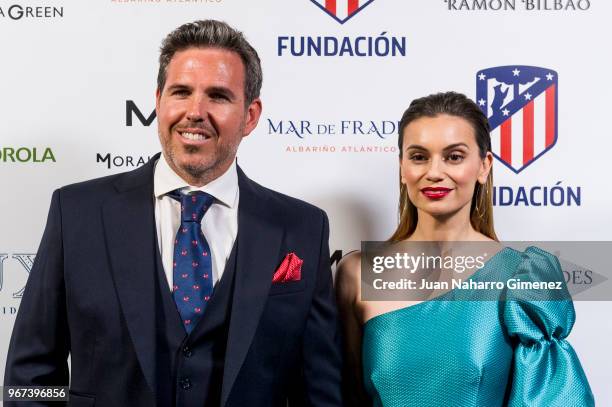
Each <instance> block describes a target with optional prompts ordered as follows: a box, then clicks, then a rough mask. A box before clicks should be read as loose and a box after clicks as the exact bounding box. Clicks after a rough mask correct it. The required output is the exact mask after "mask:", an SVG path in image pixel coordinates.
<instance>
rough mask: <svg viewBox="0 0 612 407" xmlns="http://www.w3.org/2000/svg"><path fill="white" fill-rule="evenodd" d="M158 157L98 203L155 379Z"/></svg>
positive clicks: (131, 327) (139, 347)
mask: <svg viewBox="0 0 612 407" xmlns="http://www.w3.org/2000/svg"><path fill="white" fill-rule="evenodd" d="M158 157H159V155H156V156H155V157H153V158H152V159H151V160H150V161H149V162H148V163H147V164H146V165H144V166H143V167H141V168H139V169H138V170H135V171H132V172H130V173H127V174H125V175H123V176H122V177H120V178H119V179H118V181H117V183H116V185H115V187H116V189H117V191H118V194H117V195H115V196H114V197H113V198H111V199H109V200H108V201H107V202H106V203H105V204H104V205H103V207H102V216H103V221H104V231H105V237H106V244H107V248H108V256H109V259H110V262H111V270H112V276H113V280H114V283H115V289H116V291H117V295H118V297H119V301H120V304H121V309H122V311H123V316H124V317H125V321H126V324H127V327H128V331H129V334H130V338H131V339H132V342H133V344H134V348H135V350H136V355H137V357H138V361H139V363H140V366H141V368H142V372H143V374H144V376H145V379H146V381H147V383H148V384H149V386H150V387H151V390H152V391H153V394H155V393H156V382H155V278H156V274H155V253H156V245H157V242H156V241H155V212H154V206H153V169H154V163H155V161H156V159H157V158H158Z"/></svg>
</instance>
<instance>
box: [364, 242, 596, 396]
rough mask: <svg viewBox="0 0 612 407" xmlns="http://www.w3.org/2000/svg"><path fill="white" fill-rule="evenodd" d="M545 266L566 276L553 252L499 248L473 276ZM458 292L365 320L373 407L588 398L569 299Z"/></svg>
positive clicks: (518, 273)
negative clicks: (489, 297) (465, 296)
mask: <svg viewBox="0 0 612 407" xmlns="http://www.w3.org/2000/svg"><path fill="white" fill-rule="evenodd" d="M551 274H556V275H558V276H559V279H560V280H561V281H562V280H563V275H562V272H561V269H560V265H559V262H558V260H557V258H556V257H555V256H553V255H551V254H550V253H547V252H545V251H543V250H541V249H538V248H534V247H530V248H528V249H527V250H526V251H525V252H519V251H516V250H513V249H510V248H504V249H502V250H501V251H500V252H498V253H497V254H496V255H495V256H493V257H492V258H491V259H490V260H489V261H488V262H487V263H486V264H485V266H484V267H483V268H481V269H480V270H478V271H477V272H476V273H474V274H473V275H472V277H471V279H473V280H475V281H479V280H481V281H501V280H500V279H504V280H503V281H505V279H507V278H519V279H520V280H522V281H550V275H551ZM456 291H457V290H453V291H449V292H447V293H446V294H444V295H443V296H442V297H440V299H436V300H431V301H426V302H422V303H419V304H416V305H414V306H411V307H407V308H402V309H399V310H395V311H391V312H387V313H385V314H382V315H379V316H376V317H374V318H372V319H370V320H369V321H367V322H366V324H365V326H364V333H363V334H364V336H363V348H362V351H363V352H362V357H363V370H364V372H363V373H364V384H365V387H366V391H367V392H368V393H369V395H370V396H371V397H372V400H373V405H374V406H377V407H379V406H384V407H411V406H415V407H417V406H418V407H423V406H444V407H451V406H458V407H459V406H460V407H468V406H484V407H494V406H536V407H538V406H543V407H544V406H545V407H554V406H563V407H570V406H571V407H574V406H593V405H594V399H593V394H592V392H591V389H590V387H589V384H588V381H587V378H586V376H585V374H584V371H583V370H582V367H581V365H580V362H579V360H578V357H577V355H576V353H575V352H574V350H573V349H572V347H571V346H570V344H569V343H568V342H567V341H566V337H567V335H568V334H569V332H570V330H571V329H572V326H573V324H574V321H575V312H574V307H573V304H572V301H571V299H564V300H554V301H540V300H534V298H537V297H533V296H530V295H529V293H528V292H527V293H526V292H525V291H518V290H512V291H514V292H515V293H513V294H511V293H510V292H509V291H505V292H504V293H503V295H505V297H504V298H505V299H506V300H505V301H463V300H457V299H456V298H453V296H455V295H456ZM459 291H463V290H459Z"/></svg>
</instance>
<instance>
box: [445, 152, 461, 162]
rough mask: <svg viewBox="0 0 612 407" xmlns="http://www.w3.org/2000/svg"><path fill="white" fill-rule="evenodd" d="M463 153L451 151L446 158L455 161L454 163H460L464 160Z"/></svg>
mask: <svg viewBox="0 0 612 407" xmlns="http://www.w3.org/2000/svg"><path fill="white" fill-rule="evenodd" d="M463 158H464V157H463V154H459V153H451V154H449V155H448V157H447V158H446V159H447V160H448V161H450V162H454V163H459V162H461V161H463Z"/></svg>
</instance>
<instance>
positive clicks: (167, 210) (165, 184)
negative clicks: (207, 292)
mask: <svg viewBox="0 0 612 407" xmlns="http://www.w3.org/2000/svg"><path fill="white" fill-rule="evenodd" d="M175 189H180V190H181V192H182V193H188V192H191V191H204V192H206V193H208V194H210V195H212V196H213V197H214V198H215V200H214V202H213V204H212V205H211V207H210V208H208V210H207V211H206V214H204V218H202V222H201V223H200V225H201V226H202V232H203V234H204V237H205V238H206V241H207V242H208V245H209V246H210V251H211V253H212V271H213V285H214V284H216V283H217V281H219V279H220V278H221V275H222V274H223V270H224V269H225V263H226V262H227V260H228V258H229V256H230V253H231V251H232V247H233V246H234V241H235V240H236V235H237V233H238V195H239V192H238V172H237V170H236V161H234V162H233V163H232V165H231V166H230V167H229V168H228V170H227V171H226V172H225V173H224V174H223V175H221V176H220V177H219V178H217V179H215V180H213V181H212V182H210V183H209V184H207V185H204V186H203V187H194V186H191V185H189V184H187V182H186V181H185V180H183V179H182V178H181V177H180V176H178V175H177V174H176V173H175V172H174V171H173V170H172V168H170V166H169V165H168V162H167V161H166V159H165V158H164V155H163V154H162V155H161V156H160V157H159V159H158V160H157V163H156V165H155V173H154V176H153V191H154V195H155V226H156V228H157V243H158V245H159V252H160V254H161V258H162V263H163V266H164V272H165V273H166V279H167V280H168V287H169V288H170V289H172V280H173V267H172V263H173V261H174V239H175V238H176V232H177V231H178V228H179V226H180V225H181V204H180V202H178V201H177V200H175V199H173V198H171V197H169V196H168V195H166V194H167V193H168V192H170V191H174V190H175Z"/></svg>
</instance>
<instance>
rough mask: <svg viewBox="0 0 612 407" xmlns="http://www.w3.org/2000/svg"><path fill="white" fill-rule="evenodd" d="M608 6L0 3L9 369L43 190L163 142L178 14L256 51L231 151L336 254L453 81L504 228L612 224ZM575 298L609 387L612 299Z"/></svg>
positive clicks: (587, 236) (550, 2) (389, 185)
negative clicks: (257, 60) (422, 117)
mask: <svg viewBox="0 0 612 407" xmlns="http://www.w3.org/2000/svg"><path fill="white" fill-rule="evenodd" d="M610 15H612V3H611V2H610V1H608V0H590V1H588V0H580V1H578V0H516V1H514V0H512V1H511V0H505V1H502V0H496V1H493V0H469V1H468V0H463V1H459V0H456V1H455V0H411V1H397V0H292V1H274V0H259V1H244V0H191V1H190V0H91V1H78V0H74V1H61V0H44V1H34V0H32V1H25V0H24V1H21V0H15V1H0V44H1V47H0V49H1V50H2V56H1V58H2V63H1V65H0V72H1V80H0V117H1V120H0V132H1V133H0V134H1V137H0V181H1V187H2V188H1V191H2V192H1V197H2V198H1V199H0V228H1V229H0V230H1V232H0V327H1V329H0V366H2V369H0V371H3V370H4V363H5V355H6V349H7V348H8V342H9V338H10V333H11V329H12V326H13V323H14V320H15V315H16V312H17V310H18V309H19V303H20V299H21V295H22V292H23V288H24V285H25V282H26V279H27V277H28V273H29V270H30V269H31V267H32V263H33V261H34V259H35V257H36V251H37V248H38V244H39V242H40V238H41V236H42V231H43V228H44V225H45V220H46V216H47V211H48V208H49V203H50V198H51V193H52V191H53V190H54V189H56V188H58V187H61V186H63V185H66V184H70V183H74V182H78V181H83V180H86V179H90V178H95V177H101V176H105V175H110V174H114V173H118V172H122V171H128V170H132V169H134V168H136V167H138V166H140V165H142V164H143V163H145V162H146V161H147V160H148V158H149V157H150V156H152V155H153V154H155V153H156V152H158V151H159V150H160V146H159V141H158V138H157V122H156V117H155V111H154V108H155V86H156V75H157V68H158V64H157V58H158V54H159V47H160V43H161V40H162V38H163V37H165V35H166V34H167V33H169V32H170V31H172V30H173V29H174V28H176V27H178V26H179V25H181V24H183V23H186V22H189V21H193V20H198V19H208V18H214V19H220V20H224V21H226V22H228V23H229V24H231V25H232V26H234V27H236V28H238V29H239V30H241V31H243V32H244V33H245V35H246V37H247V38H248V40H249V41H250V42H251V43H252V44H253V46H254V47H255V48H256V49H257V51H258V52H259V55H260V57H261V60H262V65H263V71H264V85H263V90H262V101H263V114H262V117H261V120H260V122H259V126H258V127H257V128H256V130H255V131H254V132H253V133H252V134H251V135H250V136H249V137H247V138H246V139H245V140H244V141H243V143H242V145H241V147H240V150H239V152H238V162H239V164H240V165H241V167H242V168H243V169H244V170H245V172H246V173H247V175H249V176H250V177H251V178H252V179H254V180H256V181H258V182H259V183H261V184H263V185H266V186H268V187H270V188H272V189H275V190H278V191H281V192H284V193H286V194H289V195H293V196H295V197H298V198H301V199H304V200H306V201H309V202H312V203H313V204H315V205H318V206H320V207H322V208H323V209H325V210H326V211H327V213H328V215H329V218H330V227H331V237H330V246H331V249H332V260H333V261H337V260H338V259H339V258H340V257H341V255H342V253H346V252H348V251H350V250H353V249H356V248H359V247H360V242H361V241H362V240H384V239H386V238H388V237H389V236H390V235H391V233H392V232H393V230H394V227H395V225H396V222H397V201H398V194H399V191H398V150H397V126H398V121H399V119H400V118H401V115H402V113H403V111H404V110H405V109H406V108H407V107H408V105H409V103H410V101H411V100H413V99H414V98H417V97H421V96H425V95H428V94H431V93H435V92H439V91H447V90H455V91H458V92H461V93H465V94H466V95H468V96H469V97H470V98H473V99H474V100H475V101H476V102H477V103H478V104H479V106H481V107H482V109H483V110H484V111H485V112H487V116H488V117H489V118H490V122H491V126H492V128H493V131H492V140H493V150H494V154H495V163H494V170H493V172H494V184H495V191H494V192H495V194H494V201H495V226H496V230H497V233H498V236H499V237H500V238H501V239H502V240H515V241H518V240H529V241H538V240H542V241H543V240H549V241H554V240H562V241H610V240H612V216H610V207H611V206H610V203H611V201H612V200H611V198H612V192H610V189H609V188H608V186H607V184H608V181H609V180H608V178H609V168H608V167H609V163H610V152H611V151H612V141H611V138H610V137H609V134H608V133H609V127H608V125H607V119H608V118H609V116H610V113H609V110H610V106H609V104H608V103H605V101H604V98H605V95H607V94H609V92H611V91H612V85H611V84H610V80H609V78H608V76H607V75H608V74H609V72H612V56H611V54H610V52H609V50H608V47H607V41H608V39H609V38H612V26H610V24H609V21H608V20H609V16H610ZM72 216H91V214H88V213H74V214H72ZM576 311H577V322H576V325H575V327H574V330H573V332H572V335H571V336H570V341H571V343H572V344H573V346H574V347H575V349H576V351H577V353H578V355H579V356H580V359H581V361H582V364H583V366H584V368H585V371H586V373H587V376H588V378H589V381H590V383H591V386H592V388H593V392H594V394H595V397H596V400H597V401H598V403H599V405H610V404H612V391H611V390H610V389H609V383H610V380H611V379H612V374H611V373H610V371H611V369H610V366H611V364H612V351H610V350H609V346H608V345H607V344H608V342H609V338H610V337H612V324H610V314H611V313H612V303H611V302H605V301H591V302H587V301H580V302H576Z"/></svg>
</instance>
